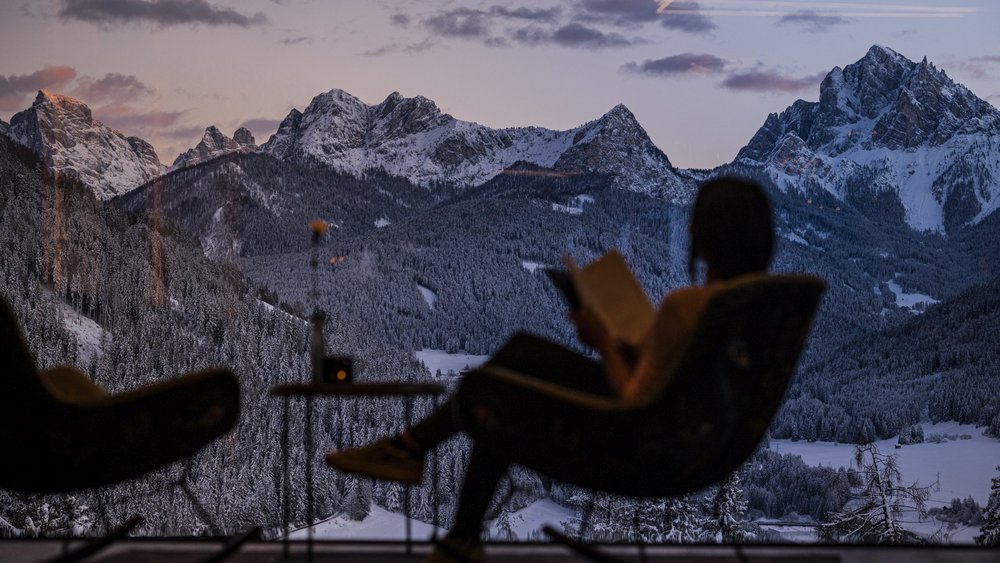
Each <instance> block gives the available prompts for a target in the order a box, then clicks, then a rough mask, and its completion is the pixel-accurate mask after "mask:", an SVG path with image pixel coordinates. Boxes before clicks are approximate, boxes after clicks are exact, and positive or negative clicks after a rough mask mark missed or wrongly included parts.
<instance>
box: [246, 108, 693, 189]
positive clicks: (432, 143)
mask: <svg viewBox="0 0 1000 563" xmlns="http://www.w3.org/2000/svg"><path fill="white" fill-rule="evenodd" d="M261 149H262V150H263V151H264V152H266V153H268V154H271V155H273V156H275V157H277V158H280V159H283V160H288V159H293V160H299V161H318V162H321V163H323V164H326V165H329V166H331V167H333V168H334V169H335V170H338V171H341V172H345V173H348V174H353V175H360V174H362V173H364V172H365V171H366V170H369V169H381V170H384V171H386V172H388V173H390V174H392V175H395V176H401V177H404V178H407V179H409V180H410V181H411V182H413V183H416V184H419V185H422V186H429V185H431V184H435V183H441V182H444V183H449V184H456V185H480V184H482V183H483V182H485V181H487V180H489V179H490V178H492V177H494V176H495V175H497V174H498V173H499V172H501V171H502V170H504V169H506V168H507V167H509V166H511V165H512V164H514V163H515V162H518V161H526V162H530V163H533V164H536V165H539V166H544V167H546V168H554V169H556V170H561V171H566V172H572V173H582V172H593V173H599V174H606V175H608V176H609V177H610V178H611V182H612V183H613V184H614V185H615V186H616V187H621V188H625V189H629V190H632V191H637V192H643V193H651V194H656V195H659V196H663V197H666V198H668V199H672V200H678V201H680V200H687V199H689V198H690V196H691V192H692V189H691V182H690V181H688V180H686V179H685V178H683V177H681V176H679V175H678V174H677V171H676V170H675V169H674V168H673V166H672V165H671V164H670V161H669V159H667V157H666V155H664V154H663V153H662V152H661V151H660V150H659V149H658V148H656V146H655V145H653V143H652V141H650V139H649V137H648V135H646V132H645V131H644V130H643V129H642V127H641V126H640V125H639V123H638V122H637V121H636V119H635V116H634V115H632V113H631V112H630V111H629V110H628V109H627V108H626V107H625V106H622V105H618V106H616V107H615V108H613V109H612V110H611V111H609V112H608V113H607V114H605V115H604V116H602V117H601V118H599V119H597V120H594V121H591V122H589V123H586V124H584V125H581V126H580V127H577V128H575V129H570V130H567V131H552V130H549V129H543V128H540V127H525V128H509V129H491V128H489V127H485V126H482V125H479V124H477V123H471V122H467V121H461V120H458V119H455V118H454V117H452V116H451V115H448V114H445V113H442V112H441V110H440V109H438V107H437V105H436V104H435V103H434V102H433V101H431V100H428V99H427V98H424V97H423V96H417V97H415V98H404V97H402V96H401V95H400V94H399V93H396V92H394V93H392V94H391V95H389V97H387V98H386V99H385V101H383V102H382V103H380V104H377V105H374V106H369V105H366V104H365V103H364V102H362V101H361V100H359V99H357V98H355V97H354V96H352V95H350V94H348V93H347V92H344V91H343V90H331V91H329V92H326V93H323V94H320V95H318V96H316V97H315V98H313V100H312V102H311V103H310V104H309V106H308V107H306V109H305V111H303V112H299V111H298V110H294V109H293V110H292V111H291V112H290V113H289V114H288V116H287V117H286V118H285V120H284V121H282V123H281V125H280V126H279V128H278V131H277V133H275V134H274V135H273V136H272V137H271V138H270V139H269V140H268V142H267V143H265V144H264V145H263V146H262V147H261Z"/></svg>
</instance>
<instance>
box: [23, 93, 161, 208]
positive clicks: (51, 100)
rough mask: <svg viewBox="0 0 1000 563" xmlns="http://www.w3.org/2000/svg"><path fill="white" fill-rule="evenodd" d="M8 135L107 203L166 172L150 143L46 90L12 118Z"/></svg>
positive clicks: (81, 103) (66, 98) (86, 108)
mask: <svg viewBox="0 0 1000 563" xmlns="http://www.w3.org/2000/svg"><path fill="white" fill-rule="evenodd" d="M6 134H7V136H9V137H10V138H11V139H13V140H15V141H17V142H18V143H20V144H22V145H24V146H26V147H28V148H30V149H31V150H33V151H34V152H35V153H36V154H38V155H39V157H41V158H42V160H43V161H44V162H45V163H46V165H48V166H49V168H50V169H52V170H53V171H56V172H60V173H63V174H66V175H70V176H73V177H75V178H76V179H78V180H79V181H80V182H81V183H83V184H84V185H86V186H87V187H89V188H91V189H92V190H93V191H94V193H95V194H96V195H97V196H98V197H99V198H101V199H108V198H111V197H114V196H116V195H119V194H122V193H125V192H127V191H130V190H132V189H134V188H136V187H138V186H140V185H142V184H144V183H146V182H148V181H149V180H151V179H153V178H155V177H156V176H157V175H159V174H160V172H161V170H162V166H161V164H160V160H159V158H157V156H156V152H155V151H154V150H153V147H152V146H151V145H150V144H149V143H147V142H145V141H143V140H142V139H139V138H137V137H125V136H124V135H122V134H121V133H119V132H118V131H115V130H113V129H111V128H110V127H106V126H105V125H104V124H103V123H101V122H100V121H98V120H96V119H94V117H93V114H92V113H91V110H90V107H88V106H87V104H85V103H83V102H81V101H80V100H77V99H75V98H71V97H69V96H63V95H60V94H55V93H52V92H47V91H44V90H40V91H39V92H38V95H37V96H36V97H35V101H34V103H32V105H31V107H30V108H28V109H26V110H24V111H21V112H19V113H17V114H15V115H14V116H13V117H12V118H11V120H10V125H9V127H8V129H7V133H6Z"/></svg>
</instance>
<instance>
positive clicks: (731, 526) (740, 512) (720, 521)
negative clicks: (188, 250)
mask: <svg viewBox="0 0 1000 563" xmlns="http://www.w3.org/2000/svg"><path fill="white" fill-rule="evenodd" d="M751 528H752V525H751V524H750V522H748V521H747V499H746V495H745V494H744V492H743V483H742V479H741V477H740V474H739V472H735V473H733V474H732V475H730V476H729V478H728V479H726V480H725V481H723V482H722V483H721V484H720V485H719V490H718V491H717V492H716V493H715V496H714V497H713V498H712V517H711V518H710V519H709V520H708V522H707V523H706V530H705V531H706V532H707V535H708V536H709V538H708V539H710V540H714V541H717V542H721V543H729V544H732V543H745V542H747V541H748V540H750V539H751V538H752V537H753V532H752V529H751Z"/></svg>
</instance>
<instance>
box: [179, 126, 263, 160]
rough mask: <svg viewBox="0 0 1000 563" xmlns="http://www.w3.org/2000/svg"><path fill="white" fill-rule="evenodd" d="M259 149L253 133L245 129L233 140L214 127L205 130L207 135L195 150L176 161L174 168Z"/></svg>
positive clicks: (185, 153) (236, 134)
mask: <svg viewBox="0 0 1000 563" xmlns="http://www.w3.org/2000/svg"><path fill="white" fill-rule="evenodd" d="M256 149H257V145H255V144H254V138H253V133H251V132H250V130H249V129H247V128H245V127H240V128H239V129H237V130H236V132H235V133H233V138H232V139H230V138H229V137H227V136H225V135H224V134H223V133H222V131H219V129H218V128H217V127H216V126H215V125H212V126H210V127H208V128H207V129H205V135H204V136H203V137H202V138H201V142H199V143H198V144H197V145H196V146H195V147H194V148H193V149H188V150H186V151H184V153H182V154H180V155H178V156H177V158H176V159H174V164H173V168H175V169H176V168H183V167H184V166H190V165H192V164H198V163H199V162H204V161H206V160H208V159H210V158H215V157H217V156H222V155H224V154H229V153H232V152H237V151H243V152H249V151H254V150H256Z"/></svg>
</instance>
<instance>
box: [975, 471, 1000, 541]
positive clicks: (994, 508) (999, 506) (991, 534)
mask: <svg viewBox="0 0 1000 563" xmlns="http://www.w3.org/2000/svg"><path fill="white" fill-rule="evenodd" d="M997 471H1000V466H998V467H997ZM984 518H985V520H986V522H985V523H984V524H983V527H982V529H981V531H982V534H980V535H978V536H976V543H978V544H979V545H1000V475H998V476H996V477H994V478H993V485H992V486H991V487H990V500H989V502H987V503H986V514H985V515H984Z"/></svg>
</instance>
